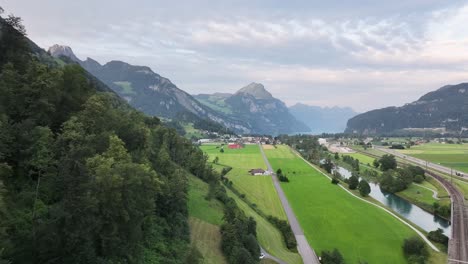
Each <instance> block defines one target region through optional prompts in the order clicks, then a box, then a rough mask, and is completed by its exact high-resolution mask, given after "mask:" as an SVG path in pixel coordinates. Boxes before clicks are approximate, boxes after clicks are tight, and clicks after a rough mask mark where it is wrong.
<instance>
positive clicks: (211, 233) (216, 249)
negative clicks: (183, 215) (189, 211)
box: [189, 217, 227, 264]
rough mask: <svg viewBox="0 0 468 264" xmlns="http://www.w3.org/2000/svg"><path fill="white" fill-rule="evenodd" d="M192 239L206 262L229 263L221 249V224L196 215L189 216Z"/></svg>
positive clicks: (208, 263)
mask: <svg viewBox="0 0 468 264" xmlns="http://www.w3.org/2000/svg"><path fill="white" fill-rule="evenodd" d="M189 224H190V231H191V233H190V239H191V241H192V243H194V245H195V246H196V247H197V249H198V250H199V251H200V253H201V254H202V256H203V262H202V263H206V264H218V263H221V264H223V263H227V262H226V259H225V258H224V256H223V252H222V251H221V233H220V230H219V226H217V225H213V224H210V223H208V222H205V221H203V220H200V219H198V218H195V217H190V218H189Z"/></svg>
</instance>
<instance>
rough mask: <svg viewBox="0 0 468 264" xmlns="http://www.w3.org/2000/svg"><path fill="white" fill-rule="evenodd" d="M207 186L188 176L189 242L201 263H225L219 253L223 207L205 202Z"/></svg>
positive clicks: (218, 203)
mask: <svg viewBox="0 0 468 264" xmlns="http://www.w3.org/2000/svg"><path fill="white" fill-rule="evenodd" d="M208 189H209V187H208V184H207V183H205V182H203V181H202V180H200V179H198V178H196V177H194V176H191V175H190V176H189V192H188V211H189V226H190V240H191V242H192V244H193V245H195V246H196V248H197V249H198V250H199V251H200V253H201V254H202V256H203V263H205V264H216V263H221V264H223V263H226V260H225V258H224V255H223V253H222V251H221V233H220V225H221V224H222V221H223V220H222V219H223V215H224V214H223V205H222V204H221V203H220V202H219V201H217V200H216V199H211V200H206V199H205V197H206V195H207V194H208Z"/></svg>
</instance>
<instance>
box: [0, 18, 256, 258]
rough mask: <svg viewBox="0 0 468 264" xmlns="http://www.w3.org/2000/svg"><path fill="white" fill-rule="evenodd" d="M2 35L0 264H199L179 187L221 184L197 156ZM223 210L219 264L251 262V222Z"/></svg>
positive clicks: (15, 22)
mask: <svg viewBox="0 0 468 264" xmlns="http://www.w3.org/2000/svg"><path fill="white" fill-rule="evenodd" d="M0 30H1V32H0V33H1V34H2V38H0V188H1V189H0V252H1V254H2V255H1V256H0V258H2V259H4V260H5V261H11V262H13V263H100V264H101V263H108V264H111V263H197V262H198V261H199V257H197V256H199V253H198V254H196V253H194V250H192V249H190V245H189V244H190V243H189V242H190V236H189V227H188V210H187V197H188V195H187V191H188V181H187V175H188V173H191V174H193V175H195V176H197V177H199V178H201V179H203V180H205V181H207V182H210V183H212V185H215V184H216V182H217V183H218V185H219V179H220V176H219V174H217V173H215V172H214V171H213V169H212V167H211V166H210V165H209V164H208V163H207V157H206V156H205V155H204V154H203V153H202V151H201V150H200V149H198V148H196V147H195V146H192V144H191V143H190V142H189V141H188V140H186V139H184V138H182V137H180V136H179V135H177V133H176V131H175V130H173V129H168V128H166V127H165V126H163V125H162V124H161V122H160V120H159V119H158V118H156V117H148V116H145V115H144V114H142V113H140V112H138V111H135V110H133V109H131V108H130V107H129V106H128V105H127V104H126V103H125V102H124V100H122V99H121V98H119V97H118V96H117V95H116V94H114V93H109V92H100V91H99V90H100V89H98V87H97V84H96V82H95V81H94V80H92V79H91V78H90V77H89V74H88V73H86V72H85V71H84V70H83V69H82V68H81V67H79V66H77V65H65V66H63V67H62V66H59V65H58V64H57V63H54V60H53V59H51V58H50V57H49V58H48V59H49V60H48V62H47V63H44V61H43V60H42V59H41V57H40V56H37V54H36V53H33V52H32V50H31V46H32V44H31V42H30V41H29V40H28V39H26V38H25V31H24V27H22V25H21V20H20V19H18V18H8V19H1V20H0ZM218 189H219V188H218ZM220 191H221V190H218V192H220ZM218 196H220V195H218ZM222 197H224V196H222ZM220 199H221V198H220ZM223 199H224V198H223ZM225 205H226V206H225V207H226V210H225V217H224V218H225V223H224V224H223V227H222V230H223V232H222V233H223V251H224V252H225V253H226V255H227V258H228V260H229V262H230V263H255V262H258V252H259V250H258V244H257V242H256V238H255V232H254V230H255V221H253V219H249V218H247V217H245V215H243V213H242V212H240V210H239V209H237V207H236V205H235V203H234V204H233V203H232V202H229V201H227V202H226V203H225ZM246 227H248V228H246ZM231 243H232V244H233V245H231ZM195 251H196V250H195ZM246 251H247V252H249V254H250V257H248V261H247V260H246V258H245V256H249V255H248V254H245V252H246ZM233 256H239V258H235V257H233ZM240 256H242V259H240V258H241V257H240Z"/></svg>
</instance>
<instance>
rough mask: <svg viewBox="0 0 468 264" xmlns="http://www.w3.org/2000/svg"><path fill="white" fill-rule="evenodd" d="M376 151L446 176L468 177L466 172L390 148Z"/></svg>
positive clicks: (380, 148) (379, 148)
mask: <svg viewBox="0 0 468 264" xmlns="http://www.w3.org/2000/svg"><path fill="white" fill-rule="evenodd" d="M376 149H378V150H380V151H383V152H386V153H389V154H393V155H395V156H397V157H400V158H402V159H404V160H408V161H411V162H413V163H416V164H418V165H421V166H424V167H426V166H427V167H429V168H431V169H434V170H438V171H440V172H443V173H446V174H452V173H453V174H455V173H459V174H460V175H464V176H465V177H466V176H468V175H466V174H467V173H466V172H462V171H457V170H453V169H451V168H447V167H445V166H442V165H440V164H436V163H432V162H429V161H426V160H422V159H418V158H415V157H411V156H408V155H405V154H403V153H401V152H398V151H396V150H394V149H388V148H382V147H376Z"/></svg>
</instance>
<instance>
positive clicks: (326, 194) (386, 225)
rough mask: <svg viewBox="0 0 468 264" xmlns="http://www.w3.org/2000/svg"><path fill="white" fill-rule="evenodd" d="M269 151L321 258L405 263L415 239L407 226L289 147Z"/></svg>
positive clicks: (284, 187)
mask: <svg viewBox="0 0 468 264" xmlns="http://www.w3.org/2000/svg"><path fill="white" fill-rule="evenodd" d="M265 152H266V154H267V156H268V158H269V160H270V163H272V165H273V167H274V169H277V168H281V169H282V170H283V172H286V174H287V175H288V177H289V179H290V182H289V183H282V184H281V185H282V188H283V190H284V191H285V193H286V196H287V197H288V200H289V202H290V203H291V206H292V207H293V210H294V212H295V213H296V216H297V217H298V219H299V222H300V224H301V227H302V228H303V229H304V232H305V235H306V237H307V239H308V241H309V242H310V244H311V246H312V247H313V248H314V249H315V250H316V251H317V253H319V254H320V252H321V251H323V250H331V249H333V248H335V247H336V248H338V249H339V250H340V251H341V252H342V254H343V255H344V257H345V259H346V260H347V262H349V263H358V262H359V261H363V260H364V261H367V262H369V263H406V260H405V258H404V256H403V253H402V250H401V247H402V245H403V240H404V239H405V238H407V237H410V236H413V235H416V233H414V232H413V231H412V230H411V229H409V228H408V227H407V226H406V225H404V224H403V223H401V222H399V221H398V220H397V219H395V218H393V217H392V216H390V215H389V214H388V213H386V212H384V211H383V210H381V209H378V208H376V207H374V206H372V205H370V204H367V203H364V202H362V201H360V200H358V199H356V198H353V197H352V196H350V195H349V194H348V193H346V192H345V191H344V190H342V189H341V188H339V187H338V186H335V185H332V184H331V183H330V180H329V179H327V178H326V177H324V176H323V175H321V174H320V172H318V171H316V170H315V169H313V168H312V167H310V166H309V165H308V164H307V163H305V162H304V161H303V160H301V159H300V158H299V157H297V156H295V155H294V153H292V152H291V150H290V149H289V148H288V147H286V146H279V147H278V149H274V150H265Z"/></svg>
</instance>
